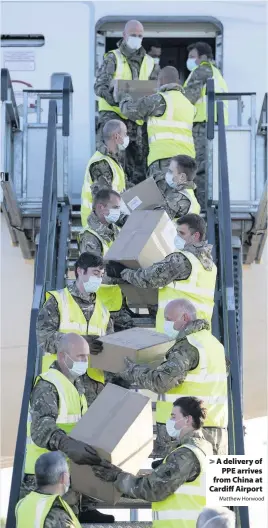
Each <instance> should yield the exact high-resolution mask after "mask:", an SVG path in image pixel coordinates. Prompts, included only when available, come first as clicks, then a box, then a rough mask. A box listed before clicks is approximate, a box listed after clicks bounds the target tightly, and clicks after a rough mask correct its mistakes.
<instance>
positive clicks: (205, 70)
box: [184, 64, 212, 104]
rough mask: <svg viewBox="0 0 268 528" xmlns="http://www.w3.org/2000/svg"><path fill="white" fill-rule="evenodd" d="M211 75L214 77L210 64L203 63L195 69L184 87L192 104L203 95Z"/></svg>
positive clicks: (186, 95)
mask: <svg viewBox="0 0 268 528" xmlns="http://www.w3.org/2000/svg"><path fill="white" fill-rule="evenodd" d="M210 77H212V69H211V66H210V65H209V64H202V65H201V66H199V67H198V68H196V70H194V71H193V74H192V76H191V79H190V80H189V82H188V84H187V86H185V87H184V95H185V97H187V99H189V101H190V102H191V103H192V104H195V103H196V102H197V101H198V99H199V98H200V97H201V90H202V88H203V86H204V84H206V82H207V80H208V79H209V78H210Z"/></svg>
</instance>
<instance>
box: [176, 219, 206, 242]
mask: <svg viewBox="0 0 268 528" xmlns="http://www.w3.org/2000/svg"><path fill="white" fill-rule="evenodd" d="M183 224H186V225H187V226H188V227H189V229H190V231H191V233H192V234H194V233H199V234H200V240H204V239H205V236H206V222H205V220H204V218H202V216H200V215H197V214H194V213H189V214H186V215H184V216H181V217H180V218H179V219H178V220H177V225H183Z"/></svg>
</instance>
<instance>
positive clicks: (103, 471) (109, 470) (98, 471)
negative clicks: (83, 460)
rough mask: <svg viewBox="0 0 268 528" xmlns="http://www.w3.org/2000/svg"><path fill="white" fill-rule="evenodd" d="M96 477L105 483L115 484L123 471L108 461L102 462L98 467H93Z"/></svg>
mask: <svg viewBox="0 0 268 528" xmlns="http://www.w3.org/2000/svg"><path fill="white" fill-rule="evenodd" d="M92 470H93V472H94V475H95V476H96V477H98V478H99V479H101V480H105V482H115V481H116V479H117V477H118V475H119V474H120V473H122V470H121V469H119V468H118V467H117V466H114V465H113V464H111V463H110V462H108V461H107V460H101V462H100V464H99V465H98V466H92Z"/></svg>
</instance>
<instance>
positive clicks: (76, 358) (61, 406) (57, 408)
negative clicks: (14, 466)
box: [21, 334, 120, 522]
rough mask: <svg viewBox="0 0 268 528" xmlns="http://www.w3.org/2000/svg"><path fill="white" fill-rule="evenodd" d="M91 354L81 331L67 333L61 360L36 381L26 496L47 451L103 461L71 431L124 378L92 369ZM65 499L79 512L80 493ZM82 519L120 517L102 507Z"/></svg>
mask: <svg viewBox="0 0 268 528" xmlns="http://www.w3.org/2000/svg"><path fill="white" fill-rule="evenodd" d="M88 358H89V347H88V344H87V342H86V341H85V340H84V339H83V338H82V337H81V336H79V335H77V334H65V335H63V336H62V337H61V339H60V341H59V343H58V347H57V356H56V361H55V362H54V363H52V365H51V366H50V368H49V369H48V371H47V372H44V373H42V374H40V376H38V377H37V378H36V380H35V383H34V388H33V390H32V394H31V399H30V409H29V417H28V424H27V442H26V458H25V468H24V472H25V475H24V479H23V483H22V486H21V497H24V496H25V495H26V494H28V493H29V492H30V491H33V490H34V489H35V478H34V467H35V463H36V460H37V459H38V457H39V456H40V455H41V454H42V453H44V452H45V451H56V450H59V451H62V452H63V453H64V454H65V455H66V456H67V457H68V458H70V460H72V461H73V462H75V463H76V464H83V465H85V464H90V463H94V462H95V463H96V462H97V461H98V460H99V458H98V455H97V453H96V451H95V449H93V448H92V447H91V446H89V445H87V444H85V443H84V442H80V441H78V440H74V439H73V438H71V437H70V436H69V433H70V431H71V429H72V427H74V426H75V424H76V422H78V421H79V420H80V418H81V416H82V415H83V414H84V413H85V412H86V411H87V408H88V406H89V405H91V403H92V402H93V401H94V399H95V398H96V397H97V395H98V394H99V393H100V392H101V390H102V389H103V387H104V385H105V383H106V382H108V381H109V382H112V383H116V382H117V381H118V380H119V377H118V376H117V378H116V375H114V374H111V373H108V372H107V373H105V372H102V371H100V370H98V369H97V370H96V369H92V368H89V367H88ZM119 383H120V380H119ZM64 411H65V412H64ZM65 500H66V501H67V502H68V504H70V506H72V508H73V510H74V512H75V514H76V515H78V514H79V503H80V496H79V494H78V493H76V492H74V491H73V490H70V491H69V492H68V495H67V494H66V496H65ZM86 504H88V500H87V499H86ZM91 506H92V503H91ZM79 520H80V521H81V522H86V521H88V522H90V521H92V522H93V521H95V522H98V521H99V522H113V520H114V518H113V516H106V515H102V514H101V513H99V512H97V511H86V512H82V513H81V514H79Z"/></svg>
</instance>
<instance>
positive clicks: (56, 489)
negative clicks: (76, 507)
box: [35, 451, 70, 496]
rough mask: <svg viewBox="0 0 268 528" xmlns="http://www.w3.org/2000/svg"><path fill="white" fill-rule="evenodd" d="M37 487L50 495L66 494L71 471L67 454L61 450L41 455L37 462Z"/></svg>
mask: <svg viewBox="0 0 268 528" xmlns="http://www.w3.org/2000/svg"><path fill="white" fill-rule="evenodd" d="M35 479H36V485H37V488H38V489H40V490H41V491H42V492H43V493H47V494H49V495H54V494H55V495H61V496H62V495H64V494H65V493H67V491H68V489H69V486H70V473H69V468H68V464H67V461H66V458H65V456H64V455H63V454H62V453H61V452H60V451H50V452H49V453H44V454H43V455H41V456H40V457H39V458H38V459H37V461H36V463H35Z"/></svg>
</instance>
